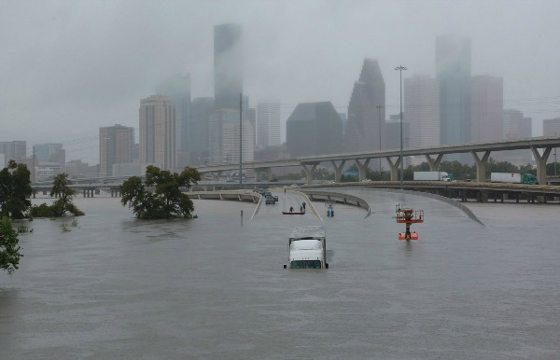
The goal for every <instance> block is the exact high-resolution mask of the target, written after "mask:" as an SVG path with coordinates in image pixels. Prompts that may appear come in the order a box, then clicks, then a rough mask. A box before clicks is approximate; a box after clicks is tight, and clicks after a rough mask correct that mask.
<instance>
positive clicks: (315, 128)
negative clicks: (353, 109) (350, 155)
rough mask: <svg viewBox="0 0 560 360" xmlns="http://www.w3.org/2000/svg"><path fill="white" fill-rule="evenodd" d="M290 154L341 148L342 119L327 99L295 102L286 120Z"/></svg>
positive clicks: (324, 151)
mask: <svg viewBox="0 0 560 360" xmlns="http://www.w3.org/2000/svg"><path fill="white" fill-rule="evenodd" d="M286 147H287V150H288V152H289V153H290V156H291V157H292V158H295V157H300V156H313V155H325V154H337V153H340V152H341V151H342V120H341V119H340V116H339V115H338V113H337V112H336V110H335V108H334V106H333V105H332V104H331V103H330V102H316V103H304V104H298V106H296V108H295V109H294V111H293V112H292V114H291V115H290V117H289V118H288V120H287V122H286Z"/></svg>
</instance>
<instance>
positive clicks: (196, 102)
mask: <svg viewBox="0 0 560 360" xmlns="http://www.w3.org/2000/svg"><path fill="white" fill-rule="evenodd" d="M214 111H215V104H214V98H213V97H199V98H194V99H193V100H192V103H191V110H190V116H189V121H190V128H189V139H190V140H189V157H190V159H189V160H190V161H189V163H190V165H191V166H200V165H208V163H209V162H210V135H209V134H210V129H209V126H210V117H211V116H212V114H213V113H214Z"/></svg>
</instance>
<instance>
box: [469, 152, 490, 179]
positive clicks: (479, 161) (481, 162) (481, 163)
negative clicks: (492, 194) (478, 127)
mask: <svg viewBox="0 0 560 360" xmlns="http://www.w3.org/2000/svg"><path fill="white" fill-rule="evenodd" d="M471 154H472V156H473V158H474V161H475V163H476V181H478V182H485V181H486V164H487V163H488V158H489V157H490V151H484V152H483V155H482V158H480V157H478V154H477V153H476V151H471Z"/></svg>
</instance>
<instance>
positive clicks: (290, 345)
mask: <svg viewBox="0 0 560 360" xmlns="http://www.w3.org/2000/svg"><path fill="white" fill-rule="evenodd" d="M348 191H352V193H353V194H358V196H360V197H363V198H365V199H367V201H368V202H369V203H370V206H371V210H372V213H371V215H370V216H367V217H366V215H367V214H366V212H365V211H363V210H362V209H359V208H355V207H350V206H344V205H336V206H335V217H332V218H329V217H326V208H325V206H324V204H323V203H320V202H316V203H314V206H315V208H316V209H317V211H318V213H319V215H320V216H321V217H322V220H324V221H325V225H326V228H327V249H328V262H329V265H330V268H329V269H328V270H320V271H309V270H307V271H302V270H285V269H283V265H284V264H285V263H287V256H288V253H287V239H288V236H289V235H290V233H291V230H292V228H293V226H295V225H304V224H320V223H321V219H319V218H318V217H317V216H314V215H313V214H312V212H311V211H309V210H310V209H309V207H308V212H307V213H306V215H303V216H283V215H282V214H281V211H286V209H287V208H289V207H290V206H294V207H295V206H298V205H299V204H300V201H301V200H302V199H301V198H300V197H298V196H296V195H294V194H290V193H288V194H286V195H285V194H283V193H280V192H278V193H277V195H278V196H279V202H278V203H277V204H275V205H264V204H263V205H261V207H260V209H259V211H258V212H257V213H256V214H255V215H254V217H253V218H252V219H251V216H252V214H253V212H254V210H255V206H254V205H253V204H249V203H238V202H232V201H217V200H196V201H195V212H196V213H197V214H198V215H199V218H198V219H194V220H192V221H139V220H136V219H135V218H133V216H132V213H131V212H130V211H129V210H128V209H126V208H123V207H122V206H121V205H120V203H119V200H118V199H111V198H94V199H81V198H78V199H76V203H77V205H78V207H79V208H80V209H82V210H83V211H84V212H85V213H86V216H84V217H81V218H78V224H77V226H71V224H70V223H71V220H70V219H66V220H35V221H33V222H31V223H29V226H30V227H32V228H33V229H34V231H33V233H31V234H26V235H21V236H20V242H21V245H22V247H23V248H24V249H23V253H24V255H25V257H24V258H23V259H22V260H21V267H20V269H19V270H17V271H16V272H15V273H14V274H13V275H12V276H8V275H7V274H6V273H0V351H1V355H0V358H1V359H2V360H4V359H220V358H223V359H319V358H320V359H364V358H371V359H437V358H442V359H557V358H558V357H559V356H560V351H559V349H560V347H559V346H558V344H557V343H558V342H557V340H558V329H559V327H558V324H559V323H560V307H559V306H558V305H557V303H558V301H557V299H558V298H559V296H560V281H559V280H558V274H559V271H560V261H559V257H560V241H559V236H558V229H560V227H559V226H558V224H557V223H556V222H557V221H558V220H557V219H558V218H560V216H559V215H560V207H558V206H554V205H547V206H542V205H531V204H476V203H468V204H467V206H468V207H469V208H470V209H471V210H472V211H473V212H474V214H475V215H476V216H477V217H478V218H479V219H480V220H481V222H482V223H483V224H480V223H478V222H476V221H474V220H472V219H471V218H469V217H468V216H467V215H466V214H465V213H464V212H463V211H461V210H460V209H458V208H457V207H455V206H452V205H449V204H448V203H446V202H441V201H439V200H436V199H432V198H426V197H420V196H414V195H409V194H400V193H389V192H380V191H374V190H356V189H352V190H348ZM397 203H401V204H403V205H405V206H407V207H413V208H415V209H423V210H424V212H425V219H426V221H425V222H424V223H423V224H417V225H413V230H416V231H417V232H418V233H419V235H420V241H419V242H417V243H412V244H407V243H403V242H398V241H397V233H398V232H399V231H403V228H404V226H402V225H399V224H396V223H395V219H394V218H392V217H393V216H394V210H395V204H397ZM241 210H243V214H244V215H243V225H241V215H240V213H241ZM61 223H67V224H69V229H70V231H66V232H65V231H63V230H62V229H61V228H60V224H61Z"/></svg>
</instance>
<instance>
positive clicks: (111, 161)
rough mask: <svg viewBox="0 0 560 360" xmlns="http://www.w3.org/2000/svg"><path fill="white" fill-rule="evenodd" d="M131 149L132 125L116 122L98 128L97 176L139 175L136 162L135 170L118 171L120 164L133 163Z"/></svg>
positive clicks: (132, 141)
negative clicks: (112, 124)
mask: <svg viewBox="0 0 560 360" xmlns="http://www.w3.org/2000/svg"><path fill="white" fill-rule="evenodd" d="M133 150H134V128H133V127H127V126H123V125H120V124H116V125H114V126H107V127H101V128H99V176H101V177H107V176H124V175H139V168H138V164H136V170H135V171H129V172H126V173H123V172H122V171H120V169H121V168H122V167H123V165H122V164H132V163H133ZM127 166H129V167H130V165H127Z"/></svg>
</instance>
